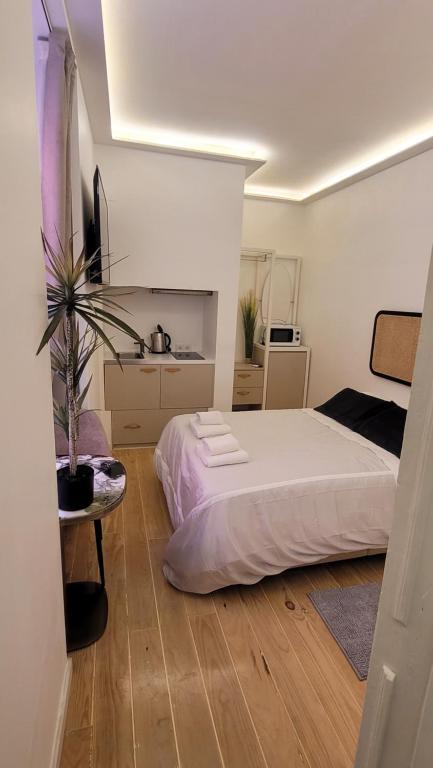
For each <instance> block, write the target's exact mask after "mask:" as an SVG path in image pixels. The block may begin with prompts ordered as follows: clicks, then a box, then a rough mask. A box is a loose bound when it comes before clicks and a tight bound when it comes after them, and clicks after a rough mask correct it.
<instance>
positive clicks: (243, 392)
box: [238, 389, 251, 395]
mask: <svg viewBox="0 0 433 768" xmlns="http://www.w3.org/2000/svg"><path fill="white" fill-rule="evenodd" d="M249 394H251V392H250V390H249V389H248V390H247V389H238V395H249Z"/></svg>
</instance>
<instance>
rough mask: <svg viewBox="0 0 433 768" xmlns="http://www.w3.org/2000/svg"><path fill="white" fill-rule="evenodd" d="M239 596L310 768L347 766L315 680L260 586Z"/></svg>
mask: <svg viewBox="0 0 433 768" xmlns="http://www.w3.org/2000/svg"><path fill="white" fill-rule="evenodd" d="M240 595H241V599H242V601H243V603H244V605H245V606H246V609H247V612H248V615H249V617H250V620H251V623H252V625H253V628H254V632H255V634H256V636H257V639H258V641H259V644H260V647H261V649H262V652H263V654H264V656H265V659H266V663H267V665H268V667H269V670H270V672H271V674H272V676H273V679H274V680H275V683H276V685H277V687H278V690H279V692H280V694H281V697H282V699H283V701H284V704H285V707H286V709H287V711H288V712H289V715H290V718H291V720H292V722H293V724H294V726H295V728H296V732H297V734H298V737H299V739H300V741H301V743H302V746H303V748H304V750H305V753H306V756H307V759H308V762H309V764H310V766H311V768H349V766H351V764H352V761H351V759H350V757H349V755H347V753H346V752H345V750H344V749H343V746H342V744H341V742H340V740H339V738H338V734H337V733H336V732H335V730H334V728H333V727H332V725H331V723H330V721H329V718H328V714H327V712H326V710H325V708H324V707H323V705H322V703H321V702H320V700H319V698H318V696H317V693H316V691H315V681H310V680H309V678H308V677H307V675H306V673H305V672H304V670H303V668H302V666H301V664H300V662H299V660H298V658H297V656H296V654H295V653H294V650H293V647H292V645H291V643H290V641H289V640H288V639H287V637H286V635H285V633H284V631H283V629H282V627H281V625H280V624H279V622H278V620H277V617H276V615H275V613H274V611H273V609H272V607H271V605H270V603H269V601H268V600H267V598H266V596H265V594H264V592H263V591H262V589H261V587H260V585H258V586H257V587H254V588H241V589H240Z"/></svg>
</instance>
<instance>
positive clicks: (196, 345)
mask: <svg viewBox="0 0 433 768" xmlns="http://www.w3.org/2000/svg"><path fill="white" fill-rule="evenodd" d="M125 290H126V291H127V292H128V293H129V295H127V296H121V297H120V298H119V299H118V301H119V304H121V306H122V307H123V308H124V309H125V310H127V311H128V312H130V313H131V314H130V315H127V314H124V313H123V312H119V313H118V315H119V317H121V319H122V320H124V321H125V322H126V323H128V324H129V325H131V326H132V327H133V328H134V330H136V331H137V333H139V334H140V336H141V337H142V338H143V339H144V340H145V342H146V343H147V344H149V345H150V343H151V339H150V334H151V333H152V332H153V331H156V325H157V324H159V325H161V326H162V327H163V329H164V331H165V332H166V333H168V334H169V336H170V337H171V348H172V350H176V349H178V348H179V346H181V347H182V349H184V347H185V345H188V346H189V348H190V349H191V350H194V351H196V352H201V351H203V349H204V346H205V332H206V321H207V317H206V314H205V308H206V305H207V303H208V302H209V301H211V298H212V297H210V296H209V297H208V296H177V295H171V294H155V293H151V292H150V290H149V289H148V288H133V287H131V288H127V289H125ZM107 331H108V333H109V334H110V336H111V337H112V339H113V344H114V347H115V348H116V349H117V350H118V351H122V350H123V351H127V350H134V351H135V352H137V351H138V348H137V346H136V345H134V340H133V339H131V338H130V336H127V335H126V334H125V333H117V332H116V331H114V330H113V329H111V332H110V329H109V328H107ZM107 356H108V357H111V355H110V353H109V351H108V352H107Z"/></svg>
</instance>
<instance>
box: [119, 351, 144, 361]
mask: <svg viewBox="0 0 433 768" xmlns="http://www.w3.org/2000/svg"><path fill="white" fill-rule="evenodd" d="M119 358H120V360H143V358H144V355H140V353H139V352H119Z"/></svg>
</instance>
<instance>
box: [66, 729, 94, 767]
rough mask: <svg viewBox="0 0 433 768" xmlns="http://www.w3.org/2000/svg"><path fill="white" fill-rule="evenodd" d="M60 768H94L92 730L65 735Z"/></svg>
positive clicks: (82, 730)
mask: <svg viewBox="0 0 433 768" xmlns="http://www.w3.org/2000/svg"><path fill="white" fill-rule="evenodd" d="M60 768H92V729H91V728H83V729H81V730H79V731H71V732H70V733H66V734H65V738H64V740H63V751H62V758H61V761H60Z"/></svg>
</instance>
